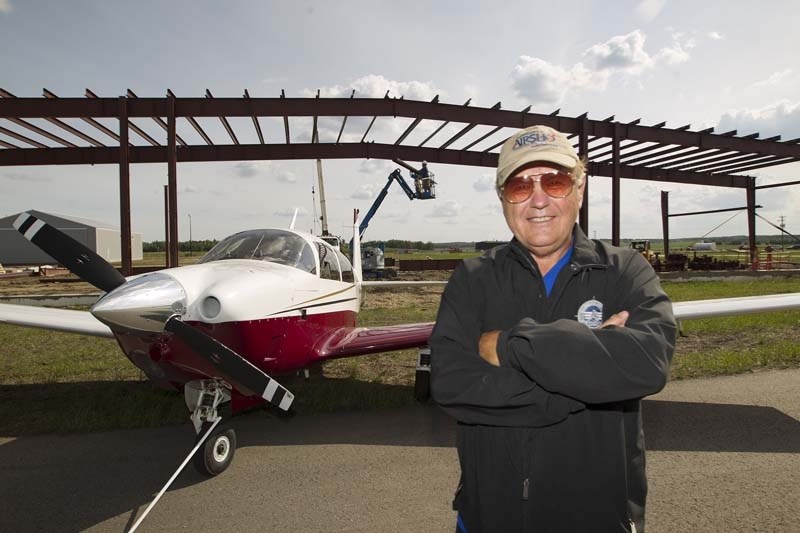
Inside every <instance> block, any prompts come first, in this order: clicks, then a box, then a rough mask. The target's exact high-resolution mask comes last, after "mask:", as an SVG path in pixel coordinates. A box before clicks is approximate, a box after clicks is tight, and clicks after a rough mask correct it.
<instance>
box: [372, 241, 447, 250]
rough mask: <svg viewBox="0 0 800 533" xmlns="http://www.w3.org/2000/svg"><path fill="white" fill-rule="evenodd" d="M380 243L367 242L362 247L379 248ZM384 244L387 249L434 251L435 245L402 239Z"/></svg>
mask: <svg viewBox="0 0 800 533" xmlns="http://www.w3.org/2000/svg"><path fill="white" fill-rule="evenodd" d="M378 242H379V241H367V242H365V243H363V245H362V246H377V245H378ZM380 242H383V244H384V246H385V247H386V248H393V249H403V248H410V249H413V250H433V249H434V245H433V243H432V242H422V241H405V240H402V239H389V240H386V241H380Z"/></svg>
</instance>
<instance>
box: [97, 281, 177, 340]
mask: <svg viewBox="0 0 800 533" xmlns="http://www.w3.org/2000/svg"><path fill="white" fill-rule="evenodd" d="M185 311H186V291H185V290H184V289H183V286H182V285H181V284H180V283H178V281H176V280H175V278H173V277H172V276H169V275H167V274H161V273H154V274H146V275H144V276H142V277H140V278H136V279H134V280H131V281H129V282H127V283H125V284H124V285H122V286H120V287H118V288H116V289H114V290H113V291H111V292H110V293H108V294H106V295H105V296H104V297H103V298H101V299H100V300H99V301H98V302H97V303H96V304H94V306H92V309H91V312H92V314H93V315H94V316H95V317H96V318H97V319H98V320H99V321H100V322H103V323H104V324H107V325H108V326H109V327H111V328H112V329H116V330H120V329H122V330H129V331H134V332H151V333H161V332H163V331H164V324H166V322H167V320H169V318H170V317H171V316H174V315H176V314H177V315H182V314H183V313H184V312H185Z"/></svg>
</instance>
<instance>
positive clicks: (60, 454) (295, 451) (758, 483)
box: [0, 370, 800, 533]
mask: <svg viewBox="0 0 800 533" xmlns="http://www.w3.org/2000/svg"><path fill="white" fill-rule="evenodd" d="M644 412H645V421H646V423H645V426H646V435H647V444H648V450H649V453H648V472H649V478H650V489H651V490H650V498H649V505H648V516H647V519H648V528H647V530H648V531H649V532H650V533H672V532H683V531H686V532H697V531H703V532H706V533H716V532H720V533H722V532H725V533H731V532H745V531H747V532H772V531H776V532H777V531H781V532H784V531H799V530H800V505H799V504H798V502H800V422H799V420H800V370H782V371H768V372H758V373H753V374H747V375H743V376H734V377H724V378H711V379H702V380H690V381H679V382H674V383H670V384H669V385H668V386H667V388H666V389H665V390H664V391H663V392H662V393H661V394H659V395H657V396H655V397H653V398H651V399H648V400H646V401H645V406H644ZM233 425H234V427H235V428H236V430H237V435H238V437H239V446H240V447H239V449H238V450H237V452H236V457H235V460H234V463H233V465H232V466H231V468H230V469H229V470H228V471H226V472H225V473H223V474H222V475H220V476H218V477H216V478H213V479H205V478H202V477H201V476H199V475H198V474H196V473H195V472H194V470H192V467H191V466H189V467H187V469H186V470H185V471H184V472H183V473H182V474H181V475H180V476H179V477H178V479H177V481H176V482H175V484H174V485H173V486H172V488H171V489H170V490H169V491H168V492H167V493H166V494H165V495H164V496H163V498H162V499H161V501H160V502H159V504H158V505H157V506H156V507H155V509H154V510H153V511H152V512H151V513H150V515H149V516H148V517H147V518H146V519H145V521H144V523H143V524H142V526H141V527H140V528H139V530H138V531H141V532H151V531H182V530H193V531H198V530H201V529H203V530H205V531H240V532H243V531H244V532H247V531H290V532H317V531H326V532H341V531H348V532H349V531H353V532H367V531H369V532H372V531H399V532H403V531H409V532H411V531H413V532H439V531H448V532H450V531H452V530H453V523H454V514H455V513H454V512H453V511H452V510H451V508H450V501H451V496H452V492H453V489H454V488H455V485H456V481H457V477H458V465H457V458H456V453H455V449H454V448H453V444H454V435H455V433H454V425H453V423H452V422H451V420H450V419H448V418H447V417H446V416H445V415H443V414H442V413H441V412H440V411H439V410H438V409H437V408H435V407H428V406H420V407H414V408H409V409H400V410H385V411H377V412H368V413H344V414H334V415H318V416H307V417H295V418H293V419H290V420H280V419H270V418H267V417H265V416H263V415H258V416H248V417H242V418H240V419H236V420H234V422H233ZM192 441H193V436H192V432H191V429H190V426H189V424H188V423H187V425H185V426H182V427H172V428H160V429H146V430H125V431H113V432H107V433H95V434H87V435H70V436H41V437H23V438H18V439H13V438H12V439H10V438H0V502H2V511H0V531H3V532H5V531H84V530H86V531H96V532H106V531H114V532H121V531H126V530H127V529H128V528H130V526H131V525H132V524H133V523H134V521H135V520H136V516H137V514H138V513H141V512H143V511H144V509H145V507H146V506H147V505H148V503H149V502H150V501H151V499H152V498H153V496H154V495H155V494H156V492H157V491H158V490H159V489H160V488H161V486H162V485H163V484H164V483H165V482H166V480H167V479H168V478H169V476H170V475H171V474H172V472H174V470H175V469H176V468H177V466H178V465H179V464H180V462H181V461H182V460H183V458H184V457H185V455H186V454H187V453H188V451H189V449H190V448H191V445H192Z"/></svg>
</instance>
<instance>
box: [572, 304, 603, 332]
mask: <svg viewBox="0 0 800 533" xmlns="http://www.w3.org/2000/svg"><path fill="white" fill-rule="evenodd" d="M577 318H578V322H580V323H581V324H585V325H586V326H587V327H589V328H591V329H596V328H599V327H600V324H602V323H603V302H599V301H597V300H586V301H585V302H583V303H582V304H581V306H580V307H579V308H578V316H577Z"/></svg>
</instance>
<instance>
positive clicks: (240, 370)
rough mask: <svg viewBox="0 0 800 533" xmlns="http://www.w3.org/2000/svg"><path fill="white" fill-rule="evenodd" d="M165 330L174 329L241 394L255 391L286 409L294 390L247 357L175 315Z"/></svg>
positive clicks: (289, 405)
mask: <svg viewBox="0 0 800 533" xmlns="http://www.w3.org/2000/svg"><path fill="white" fill-rule="evenodd" d="M164 329H165V330H166V331H169V332H171V333H174V334H175V335H177V336H178V337H179V338H180V339H181V340H182V341H183V342H185V343H186V344H187V345H188V346H189V347H190V348H192V349H193V350H194V351H195V352H197V353H198V354H199V355H201V356H202V357H204V358H205V359H208V361H209V362H210V363H211V364H212V365H214V366H215V367H216V368H217V369H219V370H220V371H221V372H222V373H223V374H225V375H226V376H228V377H229V378H230V381H232V382H233V383H235V384H236V388H237V389H239V391H240V392H242V393H243V394H245V395H248V393H249V395H257V396H260V397H262V398H264V399H265V400H267V401H268V402H270V403H272V404H274V405H276V406H278V407H279V408H280V409H282V410H283V411H288V410H289V408H290V407H291V406H292V401H293V400H294V394H292V393H291V392H289V391H288V390H287V389H286V388H285V387H284V386H283V385H281V384H280V383H278V382H277V381H276V380H274V379H273V378H271V377H269V376H268V375H267V374H266V373H264V372H263V371H261V370H260V369H258V368H257V367H256V366H254V365H253V364H252V363H250V362H249V361H248V360H247V359H245V358H244V357H242V356H241V355H239V354H238V353H236V352H234V351H233V350H231V349H230V348H228V347H227V346H225V345H224V344H222V343H221V342H219V341H217V340H216V339H214V338H212V337H210V336H208V335H206V334H205V333H203V332H202V331H200V330H198V329H196V328H194V327H192V326H190V325H189V324H186V323H184V322H182V321H181V319H180V318H178V316H177V315H175V316H173V317H172V318H170V319H169V320H167V323H166V325H165V326H164Z"/></svg>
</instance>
